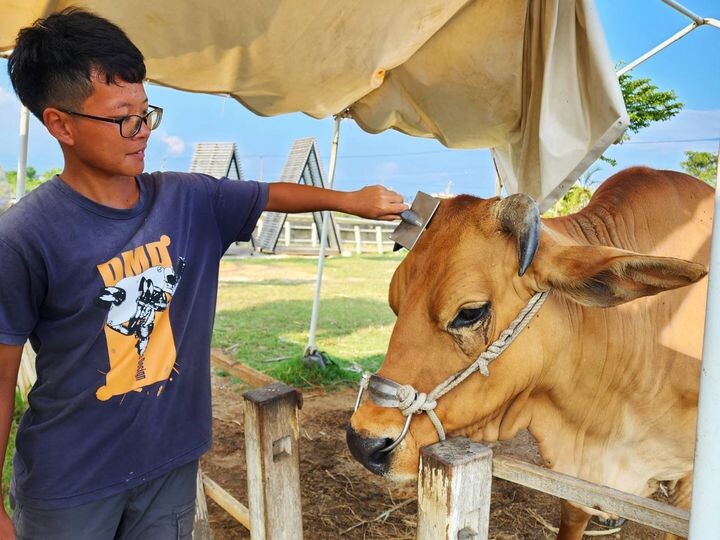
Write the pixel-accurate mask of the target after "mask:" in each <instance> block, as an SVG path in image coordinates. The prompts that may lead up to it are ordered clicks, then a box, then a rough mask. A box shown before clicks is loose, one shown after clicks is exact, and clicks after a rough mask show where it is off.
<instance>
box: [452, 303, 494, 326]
mask: <svg viewBox="0 0 720 540" xmlns="http://www.w3.org/2000/svg"><path fill="white" fill-rule="evenodd" d="M489 313H490V303H489V302H488V303H486V304H483V305H482V306H478V307H467V308H463V309H461V310H460V311H459V312H458V314H457V315H456V316H455V318H454V319H453V321H452V322H451V323H450V328H453V329H456V330H457V329H460V328H467V327H468V326H473V325H475V324H477V323H478V322H480V321H481V320H483V319H484V318H485V317H487V316H488V314H489Z"/></svg>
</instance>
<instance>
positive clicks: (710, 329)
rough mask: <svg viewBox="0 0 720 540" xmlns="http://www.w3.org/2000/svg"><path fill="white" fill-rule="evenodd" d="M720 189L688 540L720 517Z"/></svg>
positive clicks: (708, 532) (708, 534)
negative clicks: (719, 481)
mask: <svg viewBox="0 0 720 540" xmlns="http://www.w3.org/2000/svg"><path fill="white" fill-rule="evenodd" d="M718 165H719V166H718V175H717V181H716V185H720V149H718ZM719 218H720V189H716V190H715V214H714V219H713V232H712V245H711V247H710V273H709V275H708V296H707V308H706V311H705V337H704V341H703V358H702V365H701V369H700V399H699V400H698V419H697V435H696V440H695V468H694V470H693V492H692V505H691V508H690V536H689V538H690V539H691V540H702V539H703V538H713V537H715V536H716V535H717V519H718V515H720V494H718V492H717V484H718V480H720V459H719V456H720V429H719V428H718V426H720V392H718V388H720V332H718V328H720V219H719Z"/></svg>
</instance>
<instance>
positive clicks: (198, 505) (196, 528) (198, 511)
mask: <svg viewBox="0 0 720 540" xmlns="http://www.w3.org/2000/svg"><path fill="white" fill-rule="evenodd" d="M196 489H197V491H196V495H195V524H194V525H193V533H192V540H212V537H213V536H212V531H211V530H210V523H209V522H208V509H207V500H206V499H205V490H204V489H203V477H202V471H201V470H200V465H198V471H197V485H196Z"/></svg>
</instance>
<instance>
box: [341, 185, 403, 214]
mask: <svg viewBox="0 0 720 540" xmlns="http://www.w3.org/2000/svg"><path fill="white" fill-rule="evenodd" d="M347 197H348V202H347V205H348V208H347V210H346V211H347V212H348V213H350V214H354V215H356V216H360V217H364V218H368V219H381V220H386V221H392V220H398V219H400V212H402V211H403V210H407V209H408V205H407V204H405V202H404V201H403V197H402V195H400V194H399V193H396V192H394V191H392V190H389V189H387V188H385V187H383V186H366V187H364V188H362V189H359V190H357V191H351V192H349V193H347Z"/></svg>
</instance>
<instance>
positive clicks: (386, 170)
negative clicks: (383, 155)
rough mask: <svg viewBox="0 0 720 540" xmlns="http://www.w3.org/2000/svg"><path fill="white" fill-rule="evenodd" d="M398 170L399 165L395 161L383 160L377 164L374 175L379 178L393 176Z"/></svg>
mask: <svg viewBox="0 0 720 540" xmlns="http://www.w3.org/2000/svg"><path fill="white" fill-rule="evenodd" d="M398 172H400V165H399V164H398V163H397V162H396V161H383V162H382V163H380V164H379V165H378V166H377V172H376V175H377V176H378V177H379V178H381V179H382V178H387V177H389V176H395V175H397V174H398Z"/></svg>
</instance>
